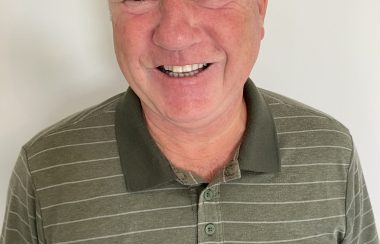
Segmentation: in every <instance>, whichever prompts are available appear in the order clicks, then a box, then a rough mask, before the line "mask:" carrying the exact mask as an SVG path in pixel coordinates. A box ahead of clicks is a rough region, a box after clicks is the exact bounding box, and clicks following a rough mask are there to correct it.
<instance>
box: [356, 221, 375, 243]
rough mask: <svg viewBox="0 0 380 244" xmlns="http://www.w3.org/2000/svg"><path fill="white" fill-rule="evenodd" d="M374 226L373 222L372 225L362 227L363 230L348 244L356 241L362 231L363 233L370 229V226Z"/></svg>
mask: <svg viewBox="0 0 380 244" xmlns="http://www.w3.org/2000/svg"><path fill="white" fill-rule="evenodd" d="M374 225H375V222H373V223H372V224H369V225H367V226H365V227H363V228H362V229H361V230H360V232H359V234H358V235H357V236H355V238H354V239H352V240H351V242H350V244H351V243H353V242H354V241H355V240H356V239H358V238H359V237H360V236H361V234H362V233H363V231H365V230H366V229H368V228H369V227H372V226H374Z"/></svg>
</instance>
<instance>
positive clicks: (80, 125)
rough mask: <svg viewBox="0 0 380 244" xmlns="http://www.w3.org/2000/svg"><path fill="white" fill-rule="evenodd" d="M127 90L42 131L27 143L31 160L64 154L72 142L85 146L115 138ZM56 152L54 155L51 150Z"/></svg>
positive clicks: (27, 150)
mask: <svg viewBox="0 0 380 244" xmlns="http://www.w3.org/2000/svg"><path fill="white" fill-rule="evenodd" d="M122 95H123V93H121V94H118V95H116V96H113V97H111V98H109V99H107V100H105V101H103V102H101V103H99V104H97V105H94V106H92V107H89V108H87V109H84V110H82V111H80V112H77V113H75V114H73V115H71V116H69V117H67V118H65V119H63V120H61V121H59V122H57V123H55V124H54V125H52V126H50V127H48V128H46V129H45V130H43V131H41V132H40V133H38V134H37V135H36V136H34V137H33V138H32V139H31V140H29V141H28V142H27V143H26V144H25V145H24V147H23V148H24V150H25V152H26V154H27V158H28V160H33V159H34V158H39V161H40V162H41V161H44V160H41V157H42V156H45V155H44V154H48V155H49V156H50V157H53V158H54V157H56V156H62V155H61V153H64V151H63V150H59V149H64V148H69V146H70V145H81V144H83V145H85V144H86V143H88V144H90V143H96V142H100V141H107V140H110V141H111V140H113V138H114V135H113V128H114V113H115V108H116V106H117V104H118V102H119V100H120V99H121V97H122ZM51 151H54V154H50V153H48V152H51Z"/></svg>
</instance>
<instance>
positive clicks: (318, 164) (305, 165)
mask: <svg viewBox="0 0 380 244" xmlns="http://www.w3.org/2000/svg"><path fill="white" fill-rule="evenodd" d="M309 166H350V164H334V163H317V164H289V165H286V164H281V167H283V168H297V167H309Z"/></svg>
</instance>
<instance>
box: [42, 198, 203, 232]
mask: <svg viewBox="0 0 380 244" xmlns="http://www.w3.org/2000/svg"><path fill="white" fill-rule="evenodd" d="M196 205H197V204H191V205H184V206H174V207H165V208H152V209H144V210H136V211H129V212H124V213H118V214H109V215H101V216H96V217H91V218H86V219H78V220H72V221H66V222H59V223H56V224H50V225H46V226H44V229H47V228H50V227H52V226H58V225H66V224H74V223H79V222H85V221H91V220H97V219H105V218H112V217H120V216H125V215H131V214H139V213H148V212H155V211H162V210H173V209H181V208H191V207H194V206H196Z"/></svg>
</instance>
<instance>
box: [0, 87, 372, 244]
mask: <svg viewBox="0 0 380 244" xmlns="http://www.w3.org/2000/svg"><path fill="white" fill-rule="evenodd" d="M126 99H127V100H134V101H137V102H136V103H134V104H130V103H129V104H128V106H129V105H132V106H130V108H129V109H127V108H126V107H125V106H120V104H122V103H123V101H125V100H126ZM136 99H137V97H136V95H134V93H133V92H132V91H127V92H126V93H123V94H120V95H117V96H115V97H113V98H110V99H109V100H107V101H105V102H103V103H101V104H99V105H97V106H94V107H92V108H89V109H86V110H85V111H82V112H80V113H77V114H75V115H73V116H71V117H69V118H67V119H65V120H63V121H61V122H59V123H57V124H56V125H53V126H52V127H50V128H48V129H46V130H45V131H43V132H41V133H40V134H38V135H37V136H36V137H35V138H33V139H32V140H31V141H29V142H28V143H27V144H26V145H25V146H24V147H23V149H22V150H21V153H20V156H19V158H18V160H17V162H16V165H15V168H14V171H13V173H12V176H11V180H10V184H9V193H8V198H7V209H6V214H5V220H4V224H3V230H2V233H1V239H0V243H2V244H18V243H33V244H36V243H45V244H53V243H54V244H69V243H83V244H84V243H86V244H97V243H111V244H113V243H115V244H116V243H168V244H171V243H176V244H177V243H181V244H182V243H183V244H187V243H189V244H194V243H204V244H206V243H314V244H316V243H321V244H322V243H323V244H327V243H344V244H353V243H357V244H379V240H378V236H377V232H376V226H375V221H374V217H373V213H372V208H371V204H370V201H369V196H368V193H367V190H366V185H365V182H364V178H363V172H362V169H361V167H360V162H359V158H358V155H357V152H356V150H355V147H354V145H353V142H352V138H351V135H350V134H349V131H348V130H347V129H346V128H345V127H344V126H343V125H342V124H340V123H339V122H338V121H336V120H335V119H333V118H331V117H330V116H328V115H326V114H323V113H321V112H319V111H317V110H315V109H313V108H310V107H308V106H305V105H303V104H301V103H299V102H296V101H294V100H292V99H289V98H286V97H284V96H281V95H278V94H275V93H273V92H270V91H266V90H263V89H258V88H256V87H255V86H254V85H253V83H252V82H251V81H250V80H248V81H247V84H246V86H245V99H246V102H247V104H248V107H249V108H251V109H249V110H248V111H249V114H248V116H249V117H250V118H251V119H249V125H248V126H247V128H251V132H252V134H251V132H246V136H245V138H244V141H243V143H242V145H241V147H240V149H239V151H238V152H237V154H236V157H235V158H234V159H233V160H232V161H231V163H230V164H229V165H228V166H227V167H226V168H225V169H223V170H222V171H221V172H220V173H219V174H218V177H216V179H215V180H214V181H213V182H211V183H210V184H206V183H205V182H202V181H201V180H199V178H197V177H196V176H194V175H193V174H191V173H190V172H184V171H181V170H178V169H175V168H172V167H171V166H170V164H169V163H168V162H167V160H166V158H165V157H164V155H162V153H161V152H160V151H159V150H158V149H157V147H156V146H155V145H154V141H152V140H151V138H150V136H149V133H147V131H146V125H145V122H144V120H143V116H142V114H141V108H140V107H139V103H138V99H137V100H136ZM260 101H261V102H260ZM123 108H124V109H123ZM118 109H120V110H121V112H122V116H121V120H118V119H117V116H119V115H120V112H118V111H117V110H118ZM126 110H127V112H126ZM260 113H261V114H264V115H265V114H266V115H265V116H258V114H260ZM118 114H119V115H118ZM268 115H269V116H268ZM126 116H127V117H126ZM115 118H116V119H115ZM127 118H129V119H127ZM131 118H134V119H131ZM252 118H256V119H252ZM125 119H127V121H129V122H131V121H133V123H132V124H133V126H134V127H133V128H134V129H133V131H132V132H133V133H134V135H133V136H132V135H130V136H125V134H123V132H122V131H123V130H125V129H127V130H128V128H124V129H121V130H120V128H121V127H122V126H125V123H126V122H125V121H124V120H125ZM120 121H121V122H120ZM118 123H119V124H118ZM129 129H130V128H129ZM248 131H249V130H248ZM260 132H264V133H263V135H266V136H259V135H260ZM118 133H122V134H118ZM257 136H259V137H258V138H260V140H259V139H257V140H252V138H256V137H257ZM120 138H122V139H121V140H120ZM141 138H145V139H144V140H141ZM128 145H132V146H133V147H134V148H135V149H133V150H129V148H125V147H128ZM276 153H277V156H276V155H275V154H276ZM156 163H159V164H158V165H157V164H156ZM152 165H153V166H152ZM151 166H152V167H151ZM130 179H133V180H130Z"/></svg>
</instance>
